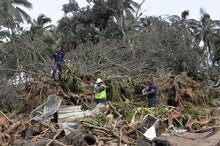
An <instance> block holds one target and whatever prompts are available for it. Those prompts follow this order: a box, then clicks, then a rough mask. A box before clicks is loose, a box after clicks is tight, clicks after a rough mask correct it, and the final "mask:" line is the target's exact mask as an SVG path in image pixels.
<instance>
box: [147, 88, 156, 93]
mask: <svg viewBox="0 0 220 146" xmlns="http://www.w3.org/2000/svg"><path fill="white" fill-rule="evenodd" d="M154 92H155V89H153V88H152V89H151V90H150V91H149V92H147V94H152V93H154Z"/></svg>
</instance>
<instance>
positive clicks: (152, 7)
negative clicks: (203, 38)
mask: <svg viewBox="0 0 220 146" xmlns="http://www.w3.org/2000/svg"><path fill="white" fill-rule="evenodd" d="M29 1H30V2H31V3H32V4H33V8H32V10H30V11H27V12H28V13H29V14H30V15H31V17H32V18H37V17H38V16H39V15H40V14H45V15H46V16H47V17H50V18H51V19H52V21H53V22H52V23H53V24H56V23H57V21H58V20H59V19H60V18H61V17H62V16H63V14H64V13H63V12H62V5H63V4H66V3H68V2H69V0H29ZM76 1H77V2H78V4H79V6H80V7H84V6H86V5H87V2H86V0H76ZM135 1H137V2H141V1H142V0H135ZM219 6H220V0H145V3H144V4H143V5H142V11H143V12H144V14H145V15H147V16H151V15H153V16H160V15H166V14H168V15H179V16H180V14H181V12H182V11H184V10H189V11H190V18H195V19H199V18H200V14H199V9H200V8H204V9H205V10H206V12H207V13H208V14H210V16H211V18H212V19H218V20H220V7H219Z"/></svg>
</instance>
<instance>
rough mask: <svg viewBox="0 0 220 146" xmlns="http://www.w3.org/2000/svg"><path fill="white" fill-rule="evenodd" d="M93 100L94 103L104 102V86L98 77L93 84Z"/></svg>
mask: <svg viewBox="0 0 220 146" xmlns="http://www.w3.org/2000/svg"><path fill="white" fill-rule="evenodd" d="M94 94H95V97H94V101H95V103H96V104H99V103H102V104H105V103H106V96H107V94H106V87H105V85H104V84H103V81H102V79H100V78H98V79H97V81H96V84H95V86H94Z"/></svg>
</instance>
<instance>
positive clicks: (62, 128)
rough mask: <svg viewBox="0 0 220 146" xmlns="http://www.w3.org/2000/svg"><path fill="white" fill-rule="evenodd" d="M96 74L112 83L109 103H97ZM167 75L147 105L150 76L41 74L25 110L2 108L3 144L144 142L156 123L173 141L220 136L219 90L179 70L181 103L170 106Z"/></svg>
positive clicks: (29, 89)
mask: <svg viewBox="0 0 220 146" xmlns="http://www.w3.org/2000/svg"><path fill="white" fill-rule="evenodd" d="M97 77H101V78H102V79H103V80H104V81H105V84H106V86H107V92H108V97H107V98H108V102H107V104H106V105H105V106H104V105H98V106H95V105H94V103H93V102H92V101H93V94H92V91H93V89H92V86H91V83H92V82H94V81H95V79H96V78H97ZM168 77H169V74H165V75H163V76H161V77H155V83H156V85H157V88H158V91H157V92H158V93H157V94H158V99H159V103H158V106H157V107H156V108H147V106H146V105H147V98H146V97H145V96H142V95H141V91H142V89H143V86H142V85H143V83H144V82H146V81H145V80H143V79H134V78H131V77H127V76H114V77H112V76H106V75H105V74H104V73H101V72H97V73H95V74H94V75H93V74H82V73H79V72H77V71H73V70H72V69H71V68H69V67H65V69H64V74H63V81H61V82H54V81H53V80H51V79H48V77H42V78H41V79H39V80H38V81H32V82H28V83H26V85H25V87H24V89H23V99H22V101H23V102H24V103H25V106H24V107H23V108H22V110H16V111H15V112H13V113H3V112H1V113H0V145H42V146H45V145H47V146H49V145H63V146H64V145H99V146H101V145H105V146H107V145H109V146H111V145H138V143H139V145H142V144H140V141H141V140H142V142H143V141H144V139H143V134H144V133H145V132H146V131H147V130H148V129H149V128H150V127H151V126H152V125H153V124H154V123H156V125H154V128H155V132H156V136H157V138H159V139H160V138H161V141H162V140H163V139H164V138H165V140H168V141H169V142H170V143H171V144H173V145H179V144H177V143H178V141H179V139H187V141H191V142H194V144H197V143H196V142H198V141H199V139H201V140H202V141H205V140H204V139H209V138H211V137H215V136H216V135H219V132H218V129H219V124H220V117H219V115H220V114H219V113H220V112H219V111H220V110H219V108H217V107H216V106H217V102H215V101H216V100H217V99H216V94H215V93H213V92H212V94H210V92H209V91H213V88H212V87H209V88H208V87H205V86H203V84H202V83H200V82H197V81H194V80H193V79H191V78H189V77H188V76H187V74H186V73H182V74H179V75H177V82H178V84H179V86H180V99H181V104H180V106H179V107H178V108H173V107H167V106H166V98H167V97H166V96H167V95H166V92H167V89H168ZM50 95H51V96H50ZM53 97H54V98H53ZM214 97H215V99H212V98H214ZM59 101H60V103H59ZM213 101H214V102H213ZM51 107H52V108H51ZM55 107H57V108H55ZM36 108H37V109H36ZM31 113H32V114H31ZM30 114H31V115H30ZM146 115H149V116H148V117H153V118H148V117H145V116H146ZM144 119H145V121H144ZM155 120H158V121H157V122H156V121H155ZM186 131H187V132H186ZM189 132H190V133H193V134H200V135H201V137H197V138H196V139H194V138H193V136H194V135H193V134H192V135H193V136H192V135H190V136H188V135H186V134H187V133H189ZM174 137H175V138H174ZM175 140H177V141H176V142H175ZM180 141H181V140H180ZM144 142H146V141H144ZM154 142H155V143H156V142H158V141H154ZM162 142H166V141H162ZM145 144H146V145H147V142H146V143H145ZM148 144H149V143H148ZM217 144H219V142H216V145H217ZM213 145H214V144H213Z"/></svg>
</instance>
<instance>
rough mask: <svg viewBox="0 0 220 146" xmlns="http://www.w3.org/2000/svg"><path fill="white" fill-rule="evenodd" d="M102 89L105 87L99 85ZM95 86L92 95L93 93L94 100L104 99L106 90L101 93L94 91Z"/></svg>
mask: <svg viewBox="0 0 220 146" xmlns="http://www.w3.org/2000/svg"><path fill="white" fill-rule="evenodd" d="M101 86H103V87H105V86H104V85H101ZM96 88H97V85H95V89H94V93H95V99H106V95H107V94H106V88H105V90H103V91H101V92H97V91H96Z"/></svg>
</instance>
